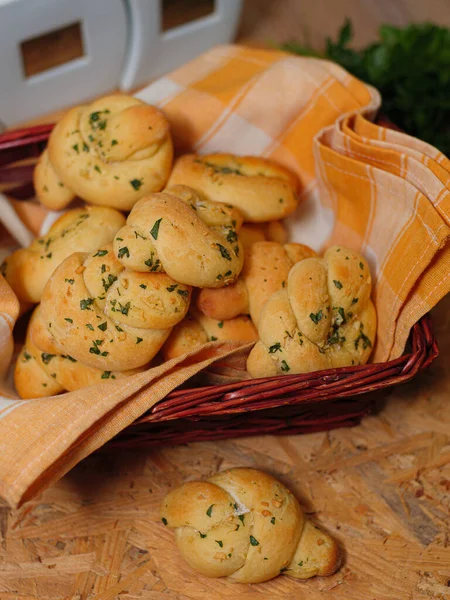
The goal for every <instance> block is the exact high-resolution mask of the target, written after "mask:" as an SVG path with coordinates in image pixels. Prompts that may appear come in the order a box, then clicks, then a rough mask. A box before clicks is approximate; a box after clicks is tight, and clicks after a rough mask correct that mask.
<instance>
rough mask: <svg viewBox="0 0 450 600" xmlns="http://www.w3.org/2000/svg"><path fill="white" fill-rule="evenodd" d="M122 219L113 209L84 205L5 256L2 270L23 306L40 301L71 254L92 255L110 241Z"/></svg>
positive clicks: (121, 224) (120, 225) (123, 218)
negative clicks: (27, 244) (41, 234)
mask: <svg viewBox="0 0 450 600" xmlns="http://www.w3.org/2000/svg"><path fill="white" fill-rule="evenodd" d="M124 223H125V217H124V216H123V215H122V214H121V213H120V212H118V211H117V210H114V209H112V208H105V207H97V206H86V207H84V208H75V209H73V210H69V211H68V212H67V213H65V214H64V215H62V216H61V217H59V219H58V220H57V221H55V222H54V223H53V225H52V226H51V228H50V230H49V232H48V233H47V234H46V235H43V236H41V237H38V238H36V239H35V240H33V242H32V243H31V244H30V246H29V247H28V248H20V250H16V251H15V252H13V253H12V254H11V255H10V256H8V257H7V258H6V259H5V261H4V263H3V265H2V271H3V274H4V277H5V279H6V281H7V282H8V283H9V285H10V286H11V287H12V289H13V290H14V292H15V293H16V295H17V297H18V298H19V300H20V301H21V302H22V303H36V302H39V300H40V299H41V296H42V292H43V290H44V287H45V284H46V283H47V281H48V278H49V277H50V275H51V274H52V273H53V271H54V270H55V268H56V267H57V266H58V265H59V264H60V263H61V262H62V261H63V260H64V259H65V258H66V257H67V256H70V255H71V254H72V252H92V251H94V250H95V249H96V248H98V246H101V245H103V244H108V243H109V242H111V241H112V239H113V237H114V234H115V233H116V232H117V231H118V230H119V229H120V228H121V227H122V226H123V225H124Z"/></svg>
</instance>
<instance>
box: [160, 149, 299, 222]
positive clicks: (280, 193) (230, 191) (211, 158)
mask: <svg viewBox="0 0 450 600" xmlns="http://www.w3.org/2000/svg"><path fill="white" fill-rule="evenodd" d="M179 183H182V184H185V185H188V186H190V187H192V188H193V189H195V190H197V191H198V192H201V193H202V194H204V196H205V197H206V198H208V199H209V200H213V201H214V202H224V203H225V204H232V205H233V206H235V207H236V208H238V209H239V210H240V211H241V213H242V214H243V215H244V219H245V221H251V222H254V223H259V222H263V221H273V220H276V219H284V218H285V217H287V216H288V215H290V214H291V213H293V212H294V210H295V209H296V207H297V204H298V198H297V192H298V186H299V182H298V179H297V177H296V175H294V173H292V172H291V171H289V170H288V169H286V168H285V167H282V166H281V165H278V164H276V163H274V162H272V161H268V160H266V159H264V158H260V157H257V156H234V155H233V154H205V155H202V156H197V155H195V154H186V155H184V156H182V157H180V158H179V159H178V160H177V161H176V162H175V165H174V168H173V171H172V174H171V176H170V179H169V183H168V185H169V186H171V185H175V184H179Z"/></svg>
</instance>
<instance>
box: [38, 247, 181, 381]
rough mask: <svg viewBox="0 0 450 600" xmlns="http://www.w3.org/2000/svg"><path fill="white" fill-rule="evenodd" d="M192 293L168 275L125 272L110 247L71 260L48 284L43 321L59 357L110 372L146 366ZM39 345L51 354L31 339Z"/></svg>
mask: <svg viewBox="0 0 450 600" xmlns="http://www.w3.org/2000/svg"><path fill="white" fill-rule="evenodd" d="M190 297H191V289H190V288H189V287H187V286H185V285H182V284H180V283H178V282H176V281H174V280H173V279H171V278H170V277H169V276H168V275H166V274H165V273H137V272H133V271H128V270H125V269H124V267H123V265H121V264H120V263H119V262H118V261H117V259H116V258H115V256H114V253H113V252H112V247H111V245H107V246H105V247H103V248H100V249H99V250H97V252H96V253H94V254H91V255H87V254H82V253H75V254H72V255H71V256H70V257H68V258H67V259H66V260H65V261H64V262H63V263H61V265H60V266H59V267H58V268H57V269H56V271H55V272H54V273H53V275H52V277H51V278H50V280H49V281H48V283H47V285H46V287H45V290H44V293H43V295H42V301H41V314H42V320H43V321H44V322H45V325H46V328H47V331H48V333H49V334H50V335H51V336H52V339H53V340H54V341H55V349H56V350H59V354H69V355H70V356H72V357H73V358H75V359H76V360H79V361H81V362H83V363H84V364H86V365H89V366H92V367H95V368H97V369H101V370H107V371H116V370H117V371H127V370H129V369H135V368H138V367H141V366H142V365H145V364H147V363H148V362H149V361H150V360H151V359H152V358H153V357H154V356H155V355H156V353H157V352H158V351H159V349H160V348H161V346H162V345H163V343H164V342H165V340H166V339H167V337H168V336H169V334H170V331H171V329H172V327H173V326H174V325H176V324H177V323H178V322H179V321H181V320H182V319H183V318H184V316H185V315H186V313H187V310H188V308H189V303H190ZM33 339H34V341H35V343H36V345H37V346H38V347H40V348H42V349H44V350H47V351H49V352H51V351H52V350H50V349H48V344H47V343H46V340H45V339H42V338H41V337H38V336H37V335H35V334H33Z"/></svg>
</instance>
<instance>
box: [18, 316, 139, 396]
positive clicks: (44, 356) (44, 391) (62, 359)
mask: <svg viewBox="0 0 450 600" xmlns="http://www.w3.org/2000/svg"><path fill="white" fill-rule="evenodd" d="M37 329H38V330H39V332H40V336H41V339H42V336H47V337H48V339H47V349H49V344H50V346H53V340H52V339H51V336H50V335H49V334H48V332H47V330H46V328H45V325H44V323H43V322H42V317H41V315H40V307H39V306H38V307H37V308H35V310H34V311H33V314H32V315H31V319H30V323H29V325H28V330H27V336H26V339H25V344H24V345H23V347H22V350H21V351H20V354H19V356H18V357H17V361H16V364H15V368H14V384H15V387H16V390H17V392H18V394H19V396H20V397H21V398H43V397H47V396H54V395H56V394H59V393H60V392H63V391H66V390H67V391H69V392H71V391H73V390H78V389H80V388H83V387H87V386H91V385H96V384H98V383H106V382H108V381H114V380H115V379H121V378H123V377H127V376H128V375H133V374H134V373H137V372H138V371H140V370H142V369H133V370H130V371H105V370H101V369H95V368H94V367H90V366H88V365H85V364H83V363H81V362H79V361H77V360H76V359H75V358H73V356H70V355H69V354H58V353H57V351H55V350H53V351H52V352H43V351H42V350H41V349H40V348H38V347H37V346H36V344H35V343H34V341H33V338H32V335H31V334H32V331H33V330H35V331H36V330H37ZM50 349H51V348H50Z"/></svg>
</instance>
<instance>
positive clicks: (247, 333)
mask: <svg viewBox="0 0 450 600" xmlns="http://www.w3.org/2000/svg"><path fill="white" fill-rule="evenodd" d="M257 339H258V332H257V331H256V327H255V326H254V325H253V323H252V320H251V319H250V317H248V316H247V315H240V316H238V317H235V318H234V319H228V320H221V321H218V320H217V319H210V318H209V317H207V316H205V315H204V314H202V313H201V312H199V311H198V310H196V309H195V308H194V307H192V308H191V311H190V314H189V315H187V316H186V318H185V319H184V320H183V321H181V323H178V325H176V326H175V327H174V328H173V330H172V333H171V334H170V336H169V338H168V340H167V341H166V342H165V344H164V346H163V347H162V355H163V358H164V360H170V359H171V358H175V357H177V356H181V355H182V354H185V353H186V352H190V351H191V350H194V349H195V348H199V347H200V346H202V345H203V344H206V343H207V342H214V341H216V340H218V341H220V342H222V341H226V340H228V341H232V342H241V343H243V344H244V343H249V342H256V340H257Z"/></svg>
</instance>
